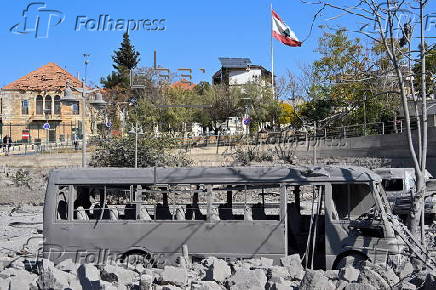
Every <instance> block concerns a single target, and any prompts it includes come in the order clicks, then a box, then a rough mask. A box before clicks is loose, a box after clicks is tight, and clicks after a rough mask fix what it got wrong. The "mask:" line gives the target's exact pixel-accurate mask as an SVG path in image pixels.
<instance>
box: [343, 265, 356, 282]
mask: <svg viewBox="0 0 436 290" xmlns="http://www.w3.org/2000/svg"><path fill="white" fill-rule="evenodd" d="M359 275H360V271H359V270H357V269H355V268H353V267H352V266H351V265H348V266H346V267H344V268H342V269H341V270H340V271H339V278H340V279H342V280H345V281H347V282H357V280H358V279H359Z"/></svg>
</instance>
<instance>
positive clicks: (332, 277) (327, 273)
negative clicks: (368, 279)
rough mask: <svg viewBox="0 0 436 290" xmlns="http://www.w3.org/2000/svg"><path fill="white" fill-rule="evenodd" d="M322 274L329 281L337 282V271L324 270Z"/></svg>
mask: <svg viewBox="0 0 436 290" xmlns="http://www.w3.org/2000/svg"><path fill="white" fill-rule="evenodd" d="M324 274H325V276H326V277H327V278H328V279H329V280H333V281H338V280H339V270H326V271H325V272H324ZM358 277H359V276H358Z"/></svg>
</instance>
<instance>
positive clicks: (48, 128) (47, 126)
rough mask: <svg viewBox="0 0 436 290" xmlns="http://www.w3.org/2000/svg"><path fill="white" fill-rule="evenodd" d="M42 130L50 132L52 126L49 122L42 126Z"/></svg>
mask: <svg viewBox="0 0 436 290" xmlns="http://www.w3.org/2000/svg"><path fill="white" fill-rule="evenodd" d="M42 129H44V130H50V124H49V123H48V122H47V123H44V125H42Z"/></svg>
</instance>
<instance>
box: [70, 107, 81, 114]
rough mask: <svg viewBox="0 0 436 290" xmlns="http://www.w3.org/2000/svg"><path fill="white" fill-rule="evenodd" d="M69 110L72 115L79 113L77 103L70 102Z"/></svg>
mask: <svg viewBox="0 0 436 290" xmlns="http://www.w3.org/2000/svg"><path fill="white" fill-rule="evenodd" d="M71 111H72V112H73V115H79V114H80V107H79V104H72V105H71Z"/></svg>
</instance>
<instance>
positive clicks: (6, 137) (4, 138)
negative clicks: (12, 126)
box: [3, 135, 12, 156]
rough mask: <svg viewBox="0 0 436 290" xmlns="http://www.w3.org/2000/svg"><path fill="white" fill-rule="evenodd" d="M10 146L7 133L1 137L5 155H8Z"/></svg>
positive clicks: (10, 142)
mask: <svg viewBox="0 0 436 290" xmlns="http://www.w3.org/2000/svg"><path fill="white" fill-rule="evenodd" d="M11 146H12V138H11V137H9V136H8V135H5V136H4V137H3V150H4V151H5V155H6V156H8V155H9V150H10V148H11Z"/></svg>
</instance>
